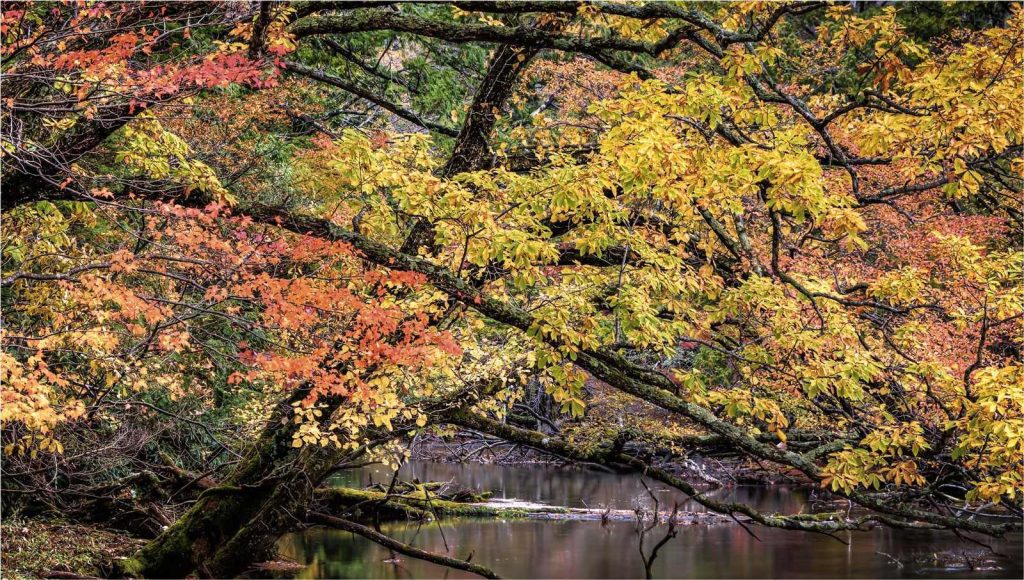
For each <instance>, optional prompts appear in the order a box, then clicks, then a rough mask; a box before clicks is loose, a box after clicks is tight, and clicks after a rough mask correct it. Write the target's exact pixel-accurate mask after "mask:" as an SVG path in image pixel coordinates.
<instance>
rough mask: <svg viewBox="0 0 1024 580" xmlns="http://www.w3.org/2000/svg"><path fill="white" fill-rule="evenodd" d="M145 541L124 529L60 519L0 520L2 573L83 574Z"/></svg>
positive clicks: (9, 576)
mask: <svg viewBox="0 0 1024 580" xmlns="http://www.w3.org/2000/svg"><path fill="white" fill-rule="evenodd" d="M144 543H145V542H144V541H143V540H137V539H134V538H131V537H130V536H128V535H127V534H125V533H124V532H120V531H111V530H105V529H103V528H101V527H98V526H92V525H83V524H72V523H67V522H62V521H59V520H49V521H42V520H35V519H33V520H12V521H5V522H3V524H0V545H2V549H0V576H2V577H3V578H5V579H19V580H20V579H27V578H33V579H35V578H82V577H94V576H98V575H101V572H102V570H101V568H102V567H104V566H107V565H109V563H110V562H113V561H115V560H117V559H120V558H126V557H128V556H130V555H132V554H133V553H134V552H135V551H136V550H138V549H139V547H140V546H142V544H144Z"/></svg>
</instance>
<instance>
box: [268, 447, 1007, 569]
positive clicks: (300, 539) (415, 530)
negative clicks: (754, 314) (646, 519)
mask: <svg viewBox="0 0 1024 580" xmlns="http://www.w3.org/2000/svg"><path fill="white" fill-rule="evenodd" d="M391 474H392V472H391V470H389V469H387V468H386V467H382V466H372V467H367V468H362V469H358V470H352V471H349V472H345V473H343V474H340V475H339V476H337V477H335V478H334V479H333V480H332V481H331V483H332V484H333V485H338V486H355V487H361V486H364V485H368V484H371V483H378V482H382V483H385V484H386V483H387V482H389V481H390V479H391ZM401 477H402V479H405V480H410V479H412V478H413V477H416V478H418V479H419V480H420V481H448V480H454V481H455V482H457V483H458V484H460V485H461V486H464V487H468V488H472V489H479V490H491V491H493V492H494V497H495V498H500V499H509V500H511V499H517V500H523V501H529V502H536V503H544V504H548V505H553V506H566V507H589V508H605V507H609V508H614V509H631V508H633V507H634V506H635V505H636V504H637V502H643V503H644V504H646V505H649V504H650V503H651V501H650V498H649V496H648V493H647V491H646V489H645V488H644V486H643V483H641V480H640V476H639V475H636V474H613V473H605V472H599V471H589V470H586V471H585V470H577V469H559V468H554V467H545V466H525V467H503V466H494V465H479V464H465V465H454V464H442V463H428V462H411V463H408V464H406V465H405V466H403V468H402V473H401ZM647 483H648V485H649V486H650V488H651V489H652V490H653V491H654V492H655V494H656V495H657V496H658V499H659V502H661V505H662V509H663V510H671V507H672V505H673V504H674V503H675V502H678V503H679V504H680V510H687V511H694V512H697V511H704V508H702V507H701V506H700V505H697V504H694V503H693V502H692V501H688V500H687V499H686V497H685V496H684V495H683V494H681V493H679V492H677V491H675V490H671V489H667V488H666V486H664V485H662V484H659V483H657V482H653V481H647ZM713 494H714V495H715V497H716V498H717V499H725V500H736V501H742V502H746V503H748V504H750V505H753V506H755V507H757V508H759V509H762V510H766V511H769V512H771V511H778V512H782V513H797V512H800V511H801V510H803V511H809V510H810V508H809V501H810V498H809V494H808V492H807V491H806V490H803V489H798V488H789V487H785V486H774V487H763V486H737V487H733V488H730V489H722V490H716V491H715V492H713ZM750 529H751V531H752V532H753V533H754V534H756V535H757V538H756V539H755V538H754V537H752V536H751V535H750V534H749V533H748V532H747V531H745V530H744V529H743V528H742V527H741V526H739V525H737V524H734V523H723V524H714V525H706V524H693V525H682V526H680V527H679V532H678V535H677V536H676V537H675V538H674V539H671V540H670V541H669V542H668V543H667V544H666V545H665V546H664V547H663V548H662V549H661V550H660V552H659V556H658V558H657V559H656V560H655V563H654V565H653V567H652V572H653V575H654V576H655V577H656V578H772V577H775V578H901V577H941V578H1021V577H1022V574H1024V565H1022V562H1024V553H1022V552H1024V548H1022V539H1024V537H1022V535H1021V534H1014V535H1012V536H1008V537H1007V538H1005V539H1002V540H996V541H988V540H986V541H987V543H989V545H991V546H992V547H993V548H994V549H995V551H996V552H998V553H1001V554H1003V555H1005V557H1000V556H994V555H992V554H991V553H989V552H988V551H987V550H985V549H983V548H980V547H979V546H977V545H975V544H971V543H965V542H962V541H960V540H959V539H958V538H957V537H956V536H955V535H953V534H952V533H947V532H934V531H919V530H892V529H888V528H876V529H875V530H872V531H869V532H856V533H843V534H841V536H840V537H842V538H843V539H844V540H846V541H847V542H848V544H843V543H841V542H838V541H836V540H835V539H832V538H829V537H827V536H823V535H819V534H808V533H800V532H789V531H783V530H773V529H766V528H761V527H757V526H753V527H751V528H750ZM635 530H636V526H635V524H634V523H633V522H625V521H612V522H604V523H602V522H600V521H592V520H591V521H558V520H554V521H553V520H531V519H515V520H494V519H468V518H467V519H454V520H451V519H450V520H444V521H441V522H440V524H439V523H438V522H429V523H419V522H394V523H387V524H383V525H382V526H381V531H382V532H384V533H385V534H388V535H390V536H393V537H395V538H396V539H398V540H400V541H402V542H406V543H410V544H413V545H415V546H418V547H420V548H423V549H426V550H431V551H434V552H440V553H447V554H449V555H451V556H454V557H457V558H462V559H467V558H470V557H472V561H473V562H475V563H479V564H483V565H486V566H488V567H490V568H491V569H493V570H494V571H496V572H497V573H498V574H500V575H502V576H504V577H508V578H635V577H640V578H642V577H643V576H644V567H643V561H642V559H641V556H640V552H639V550H638V537H637V534H636V531H635ZM665 530H666V527H665V526H660V527H658V528H655V529H654V530H652V531H651V532H649V534H648V536H647V540H646V541H645V550H646V551H647V552H649V550H650V548H651V547H652V545H653V544H655V543H656V542H657V541H658V540H660V539H661V538H662V536H663V535H664V533H665ZM446 546H447V549H446ZM279 547H280V550H281V552H282V554H283V555H285V556H286V557H289V558H292V559H294V560H296V561H297V562H299V563H301V564H304V565H306V568H305V569H303V570H302V571H301V572H300V573H299V574H298V577H300V578H464V577H473V576H471V575H467V574H466V573H464V572H460V571H455V570H448V569H446V568H443V567H440V566H437V565H434V564H430V563H427V562H422V561H420V560H415V559H412V558H408V557H406V556H398V557H397V558H395V555H394V554H392V553H391V552H390V551H389V550H387V549H386V548H382V547H380V546H378V545H377V544H374V543H372V542H370V541H369V540H365V539H363V538H361V537H358V536H354V535H352V534H349V533H346V532H340V531H336V530H330V529H325V528H311V529H308V530H305V531H303V532H301V533H295V534H290V535H288V536H285V537H284V538H282V539H281V542H280V544H279ZM950 554H952V555H953V557H952V560H951V559H950V558H949V555H950ZM972 568H973V569H972Z"/></svg>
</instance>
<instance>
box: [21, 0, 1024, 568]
mask: <svg viewBox="0 0 1024 580" xmlns="http://www.w3.org/2000/svg"><path fill="white" fill-rule="evenodd" d="M19 8H20V7H19ZM192 9H193V7H192V6H191V5H188V4H181V5H178V4H173V5H170V6H168V7H166V8H163V9H161V8H159V7H152V6H149V5H146V6H145V7H144V8H143V7H140V6H136V5H134V4H125V5H117V9H116V10H113V11H112V10H111V9H108V8H102V7H100V8H93V9H86V8H83V7H63V8H62V7H56V8H55V7H51V6H48V5H37V4H29V5H26V6H25V7H24V9H23V10H13V9H12V10H8V11H6V12H5V15H4V30H3V31H2V34H3V37H4V54H5V57H6V63H5V69H4V82H5V85H7V84H8V83H13V84H10V85H9V86H12V87H14V89H13V90H10V91H5V95H13V96H11V97H7V96H5V101H4V103H3V115H4V119H5V126H6V127H7V128H8V129H10V131H6V130H5V134H4V138H3V139H4V142H3V148H4V151H5V158H4V159H5V168H4V183H3V185H4V189H5V191H11V192H13V193H12V194H11V196H10V197H8V195H5V196H4V212H5V214H4V215H5V218H7V219H6V221H7V226H8V227H6V228H5V231H4V254H3V257H4V274H3V285H4V288H5V290H7V291H6V292H5V296H4V309H5V313H6V314H7V316H6V317H5V319H6V320H7V322H6V324H5V329H4V335H3V344H4V350H5V353H4V357H5V358H4V372H5V373H6V376H5V379H6V380H5V381H4V383H5V387H4V402H5V409H4V424H3V425H4V426H3V437H4V442H5V444H6V445H7V452H8V453H11V454H15V455H18V456H23V457H24V456H27V459H25V462H26V463H25V471H26V472H30V471H31V470H32V469H34V468H35V467H34V465H35V464H33V463H32V460H33V458H34V457H35V456H37V455H38V454H39V453H43V454H51V455H52V454H59V453H60V452H61V447H62V446H63V443H62V438H61V437H56V436H54V433H55V432H58V431H62V430H66V431H69V432H75V433H90V432H95V431H96V430H97V429H98V425H99V424H100V423H98V422H102V421H108V422H110V421H114V422H116V421H120V420H123V417H124V414H123V413H122V412H121V411H120V410H118V412H117V413H113V412H110V413H109V414H106V415H103V416H102V417H101V416H100V415H102V414H103V413H106V412H107V411H102V409H104V404H105V403H107V404H109V403H112V402H116V403H117V404H118V405H122V404H124V403H126V402H133V403H134V404H136V405H141V406H142V408H143V409H149V410H151V411H152V410H153V409H156V411H155V412H156V413H161V412H163V413H169V412H170V411H168V410H167V409H165V408H164V407H162V406H160V403H158V402H154V400H153V399H152V397H157V396H161V397H163V396H166V397H168V398H170V399H175V398H178V399H188V400H192V401H193V403H191V404H194V405H196V406H198V407H200V408H208V407H209V406H210V405H211V404H213V405H216V402H215V401H214V402H211V401H210V400H209V399H210V398H209V396H208V394H209V393H210V392H215V391H217V390H218V389H220V390H226V389H229V387H230V388H234V387H237V388H238V389H241V396H242V397H244V398H251V399H253V400H258V401H262V402H263V403H264V404H263V405H262V407H261V409H257V410H256V416H257V417H261V418H262V417H267V416H268V415H269V420H268V421H266V422H265V423H263V427H262V429H261V430H260V432H259V436H258V438H256V440H255V442H254V443H251V444H250V445H240V446H238V445H233V446H226V447H228V448H229V449H231V450H232V452H234V453H239V454H240V455H241V457H240V458H239V459H238V461H237V463H236V464H234V465H233V467H231V468H230V469H231V471H230V472H229V473H228V474H226V475H225V476H224V477H223V478H220V483H219V484H218V485H216V486H214V487H211V488H210V489H208V490H206V491H204V492H202V494H201V495H200V496H199V498H198V501H197V503H196V504H195V505H194V506H193V507H192V508H191V509H190V510H189V511H188V512H186V513H184V514H183V515H182V516H181V517H180V518H178V519H177V521H176V522H175V523H174V524H173V525H172V526H170V528H169V529H168V530H167V531H166V532H164V533H163V534H162V535H160V536H159V537H158V538H156V539H155V540H154V541H153V542H151V543H150V544H149V545H148V546H147V547H146V548H144V549H143V550H142V551H141V552H140V553H139V555H138V556H137V557H136V558H135V559H133V560H132V561H130V562H129V563H128V564H127V565H126V569H125V571H126V572H129V573H132V574H143V575H161V576H168V575H171V576H174V575H183V574H186V573H188V572H190V571H192V570H196V569H198V570H199V571H200V572H201V573H204V574H210V575H216V576H221V575H231V574H235V573H238V572H239V571H241V570H243V569H244V566H245V565H246V564H247V561H248V560H249V559H251V558H252V557H254V556H258V555H260V554H262V553H265V552H266V551H267V550H269V549H270V548H271V546H272V542H273V539H274V538H276V536H277V535H278V534H280V533H281V532H282V531H284V530H286V529H287V528H288V527H289V526H290V525H292V522H293V521H294V518H295V516H296V515H299V516H301V515H302V514H303V512H304V510H305V506H306V504H308V502H309V501H310V498H311V497H312V494H313V490H314V489H315V487H316V485H317V484H318V483H319V481H321V480H322V479H323V478H324V477H326V476H327V475H328V474H329V473H331V472H332V470H334V469H337V468H338V467H339V466H344V465H345V464H346V462H350V461H352V460H353V459H354V458H355V457H357V456H360V455H361V454H363V453H382V452H384V453H386V452H389V451H391V449H390V448H389V447H388V445H390V444H392V443H394V442H396V441H400V440H401V439H402V438H403V437H405V436H407V435H408V434H409V433H411V432H413V431H415V430H417V429H420V428H423V427H424V426H425V425H427V424H437V425H440V424H453V425H458V426H463V427H469V428H472V429H475V430H478V431H481V432H485V433H489V434H492V435H495V436H498V437H501V438H505V439H508V440H512V441H516V442H520V443H523V444H526V445H530V446H534V447H537V448H541V449H544V450H546V451H549V452H553V453H557V454H560V455H564V456H566V457H570V458H573V459H579V460H586V461H592V462H600V463H606V464H610V465H625V466H629V467H631V468H635V469H640V470H644V471H646V472H647V473H648V474H649V475H650V476H652V477H655V478H657V479H660V480H661V481H663V482H665V483H668V484H670V485H673V486H675V487H678V488H679V489H681V490H683V491H684V492H686V493H689V494H690V495H692V496H693V497H694V499H695V500H697V501H698V502H700V503H703V504H705V505H707V506H708V507H709V508H711V509H713V510H716V511H720V512H723V513H730V514H731V513H742V514H745V515H747V516H749V517H751V518H752V519H753V520H754V521H756V522H758V523H760V524H762V525H766V526H774V527H781V528H786V529H794V530H808V531H818V532H825V533H831V532H835V531H838V530H844V529H858V528H861V527H863V526H865V525H867V524H868V523H870V522H881V523H883V524H886V525H890V526H895V527H923V528H940V529H942V528H948V529H954V530H960V531H965V532H980V533H985V534H1000V533H1003V532H1005V531H1007V530H1009V529H1013V528H1019V517H1020V514H1021V507H1022V503H1021V502H1022V501H1024V500H1022V499H1021V495H1020V489H1021V485H1022V478H1024V473H1022V470H1021V463H1022V459H1024V442H1022V441H1024V437H1022V433H1024V416H1022V415H1024V414H1022V408H1021V401H1022V400H1024V392H1022V390H1021V386H1020V385H1021V382H1022V381H1021V366H1020V343H1019V337H1020V335H1021V324H1022V320H1024V295H1022V292H1021V277H1022V260H1024V254H1022V253H1021V252H1020V250H1019V242H1020V231H1021V229H1020V228H1021V226H1022V225H1024V224H1022V221H1021V214H1020V210H1019V205H1020V199H1021V197H1020V191H1021V176H1022V171H1024V164H1022V163H1021V162H1020V152H1021V148H1022V141H1021V139H1022V136H1021V126H1020V119H1021V118H1022V113H1024V111H1022V110H1021V107H1022V106H1024V105H1022V102H1024V100H1022V97H1024V95H1022V94H1021V91H1022V89H1021V86H1022V83H1021V81H1022V78H1021V70H1022V68H1021V64H1022V62H1021V60H1022V51H1021V43H1020V36H1021V34H1022V33H1024V32H1022V30H1024V29H1022V26H1024V20H1022V19H1024V13H1022V12H1021V11H1020V10H1019V9H1015V10H1014V11H1013V12H1012V14H1011V15H1010V16H1009V18H1008V20H1007V21H1006V23H1005V27H997V28H988V29H982V30H978V31H949V32H948V33H947V34H944V35H942V36H940V37H937V38H935V39H933V40H932V41H931V42H930V44H923V43H922V42H921V41H920V40H914V39H912V38H911V37H910V36H909V35H908V34H907V32H906V28H905V25H904V24H903V22H902V21H901V18H902V17H901V14H900V12H899V11H898V10H896V8H895V7H887V8H884V9H880V10H872V11H868V12H865V13H863V14H855V13H852V12H851V11H850V10H849V9H848V8H847V7H844V6H828V7H826V6H823V5H820V4H817V3H805V4H746V3H743V4H722V5H701V6H698V7H688V6H680V5H675V4H660V3H654V4H643V5H640V4H622V3H604V2H585V3H574V2H545V1H541V2H516V3H506V2H473V3H465V4H462V3H457V2H456V3H453V4H450V5H434V4H426V5H418V4H402V5H400V6H393V5H389V4H384V5H380V4H379V3H365V4H364V3H349V4H330V3H326V4H315V3H311V4H303V3H298V4H295V5H289V4H270V3H257V4H256V5H252V6H249V7H247V8H246V9H245V10H242V9H241V8H239V7H237V6H234V5H227V6H225V7H224V9H223V10H222V11H219V12H215V13H214V15H213V16H204V17H202V18H203V20H201V21H194V20H193V19H195V18H200V17H199V16H196V13H194V12H193V11H192ZM154 19H156V21H157V22H159V24H160V26H157V27H154ZM126 27H127V28H130V29H133V30H136V29H137V32H134V33H132V34H130V38H125V33H123V32H122V30H123V29H124V28H126ZM84 30H88V31H90V33H92V32H94V31H96V30H101V31H104V34H96V35H95V36H89V37H86V36H82V33H83V31H84ZM154 30H156V31H163V32H154ZM68 38H73V39H77V40H75V42H81V43H85V45H86V46H83V47H82V48H81V49H80V50H78V49H77V48H76V45H70V46H72V48H73V50H71V51H69V50H68V45H63V46H62V44H61V43H68V42H70V41H68V40H67V39H68ZM225 39H227V40H225ZM486 47H493V48H490V55H489V56H488V57H487V58H486V59H483V58H480V55H481V54H484V52H485V48H486ZM378 51H379V52H378ZM69 55H70V56H69ZM425 55H429V59H428V60H429V61H430V62H432V63H433V64H434V68H435V70H431V71H429V73H426V72H425V71H424V68H423V66H422V61H423V59H425V58H427V56H425ZM453 55H454V56H453ZM115 57H116V59H115ZM125 57H128V59H127V60H128V62H129V63H131V66H121V65H119V64H111V63H114V62H116V63H120V62H121V61H122V60H125ZM76 59H77V61H78V64H74V65H72V64H71V63H75V61H76ZM374 61H375V64H371V63H372V62H374ZM83 63H84V64H83ZM467 63H468V64H467ZM467 66H468V67H470V68H469V70H467V69H466V67H467ZM211 67H213V70H211ZM474 67H475V69H474ZM69 70H70V71H74V73H73V74H71V75H69V73H68V71H69ZM461 75H465V76H467V77H472V78H477V79H479V82H478V84H477V86H476V88H475V90H474V91H473V96H472V98H471V99H469V97H468V96H467V101H466V105H465V108H464V110H460V107H456V108H454V109H452V110H444V111H438V110H436V107H437V105H438V103H439V102H443V101H442V100H440V99H439V98H438V96H437V94H436V93H438V92H445V91H449V92H451V93H452V94H456V95H459V94H461V93H460V92H459V91H460V90H463V89H461V88H456V87H454V86H453V85H457V84H458V83H453V82H451V80H452V79H455V78H459V77H460V76H461ZM96 79H99V80H96ZM221 79H226V80H227V81H229V82H230V83H233V84H231V86H229V87H227V88H220V89H218V88H215V87H218V86H220V85H221V84H222V83H221ZM40 95H41V96H40ZM359 102H363V103H369V104H370V106H371V107H372V108H371V110H372V111H384V112H386V115H387V116H388V117H387V118H383V119H378V120H377V122H376V123H374V122H373V120H372V119H370V120H368V119H366V114H365V111H362V110H358V108H356V107H358V105H357V103H359ZM460 102H461V101H460ZM274 109H276V111H273V112H271V111H272V110H274ZM181 111H191V112H192V113H191V114H192V115H193V116H192V117H191V118H190V117H189V115H187V114H186V115H182V114H180V112H181ZM458 121H461V128H460V129H455V128H454V125H453V124H454V123H455V122H458ZM211 126H214V127H221V128H229V129H227V130H225V131H224V132H223V134H224V140H223V141H221V140H217V139H214V138H213V137H212V135H213V134H214V131H212V130H211V128H210V127H211ZM368 126H372V129H367V127H368ZM12 127H13V128H16V129H11V128H12ZM410 127H411V128H413V130H412V131H409V130H408V129H409V128H410ZM403 130H404V131H403ZM268 133H275V134H277V135H280V136H279V137H276V138H273V139H268V138H267V134H268ZM257 143H258V144H259V146H258V147H256V146H254V144H257ZM253 151H256V152H257V153H256V154H253V153H252V152H253ZM240 167H241V169H240ZM8 188H10V189H9V190H8ZM83 202H85V203H83ZM35 239H39V240H44V242H43V243H38V244H33V243H31V240H35ZM210 353H215V354H213V355H211V354H210ZM680 361H682V362H680ZM456 371H458V373H459V375H461V376H457V374H456ZM517 373H520V374H522V375H523V376H530V377H532V378H533V379H534V380H535V381H537V382H539V384H541V385H543V386H544V388H545V389H546V390H547V392H548V393H549V394H550V395H551V396H552V397H553V399H554V400H555V401H556V402H557V403H558V404H559V405H560V406H561V409H562V411H563V412H564V413H565V414H566V415H568V416H569V417H571V418H572V422H573V428H574V429H577V430H578V431H579V435H581V436H580V437H574V438H573V440H575V441H577V442H579V441H587V442H589V443H588V444H581V443H575V444H574V443H569V441H568V439H567V438H562V437H551V436H542V435H540V434H538V433H536V432H534V431H531V430H529V429H524V428H522V427H517V426H515V425H512V424H510V422H509V421H507V420H506V418H507V413H508V411H509V409H511V408H512V407H513V406H514V405H515V404H516V403H517V401H519V400H520V399H521V397H522V396H523V392H524V389H523V386H522V385H521V384H519V383H517V382H516V381H515V380H512V381H507V380H506V381H496V380H495V377H501V376H503V375H505V376H509V375H512V376H514V375H516V374H517ZM146 377H155V378H146ZM590 379H596V380H598V381H601V382H602V383H603V384H604V385H606V387H609V388H611V389H613V390H614V391H615V392H617V393H619V394H620V395H621V396H622V397H623V399H622V400H623V401H625V402H626V403H624V404H640V405H641V407H640V408H641V409H644V410H645V412H644V413H640V414H639V416H637V417H636V418H635V419H634V420H633V421H631V422H630V421H627V422H625V423H624V424H621V425H618V426H615V428H614V429H612V430H611V431H612V432H609V429H608V428H607V426H608V424H607V423H606V422H604V421H602V417H601V414H600V412H599V411H598V412H595V411H593V410H592V409H590V408H589V405H588V397H589V395H588V388H587V382H588V380H590ZM97 385H102V386H99V387H98V386H97ZM132 386H137V387H136V388H137V392H138V393H139V394H138V395H136V394H134V393H135V392H136V391H133V389H132ZM236 392H237V391H236ZM160 393H167V394H166V395H162V394H160ZM656 409H657V410H658V411H657V412H658V413H665V415H664V416H665V417H668V419H667V420H659V421H650V420H649V417H651V416H653V415H654V414H655V412H656V411H655V410H656ZM173 415H174V414H173V413H172V416H173ZM659 417H661V415H659ZM692 434H699V435H712V436H713V437H714V439H715V441H716V444H720V445H724V446H725V447H726V448H728V449H731V450H732V451H734V452H736V453H738V454H741V455H744V456H747V457H751V458H755V459H758V460H764V461H768V462H771V463H772V464H774V465H777V466H779V468H780V469H783V468H785V469H791V470H794V471H795V472H798V473H800V474H801V475H802V476H803V477H805V478H807V479H809V480H810V481H812V482H814V483H816V484H818V485H820V486H822V487H824V488H826V489H828V490H829V491H831V492H833V493H835V494H837V495H840V496H843V497H846V498H848V499H850V500H851V501H853V502H855V503H857V504H859V505H860V506H863V507H864V508H867V509H869V510H871V512H870V514H869V515H866V516H864V517H861V518H859V519H846V518H840V517H837V518H834V519H831V520H822V519H820V518H812V517H808V516H801V515H785V514H782V515H780V514H763V513H759V512H757V511H755V510H753V509H752V508H750V507H749V506H744V505H738V504H726V503H721V502H717V501H714V500H711V499H708V498H705V497H703V496H701V495H699V494H698V493H697V491H696V489H695V488H694V487H693V486H692V485H691V484H689V483H688V482H686V481H683V480H681V479H680V478H678V477H676V476H673V475H671V474H670V473H668V472H667V471H664V470H661V469H658V468H657V467H655V466H652V465H649V463H648V462H647V461H644V460H643V459H641V458H640V456H638V455H636V454H628V453H625V452H624V450H625V446H626V445H627V444H634V443H635V444H639V445H640V446H641V447H644V446H664V445H666V444H668V445H671V444H672V442H673V441H679V440H683V439H685V438H686V436H688V435H692ZM793 435H799V436H800V437H801V438H802V439H803V440H802V441H797V440H796V438H795V437H793ZM805 435H806V437H804V436H805ZM211 437H212V436H211ZM791 438H792V439H794V440H793V441H790V439H791ZM791 443H792V444H791ZM798 443H799V445H798ZM236 447H237V448H238V449H235V448H236ZM33 454H35V455H33ZM965 503H966V504H967V505H970V506H975V507H976V506H978V505H982V506H983V507H985V508H986V509H987V508H989V507H992V506H994V505H996V504H998V505H999V506H1001V508H1002V509H1005V510H1007V511H1006V513H1009V514H1010V516H1011V517H1010V518H1007V519H1006V520H1005V523H990V522H983V521H979V520H977V519H975V518H973V517H971V516H970V513H971V512H970V511H960V510H962V509H963V508H964V505H965ZM967 509H969V510H971V511H974V509H973V508H967Z"/></svg>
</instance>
